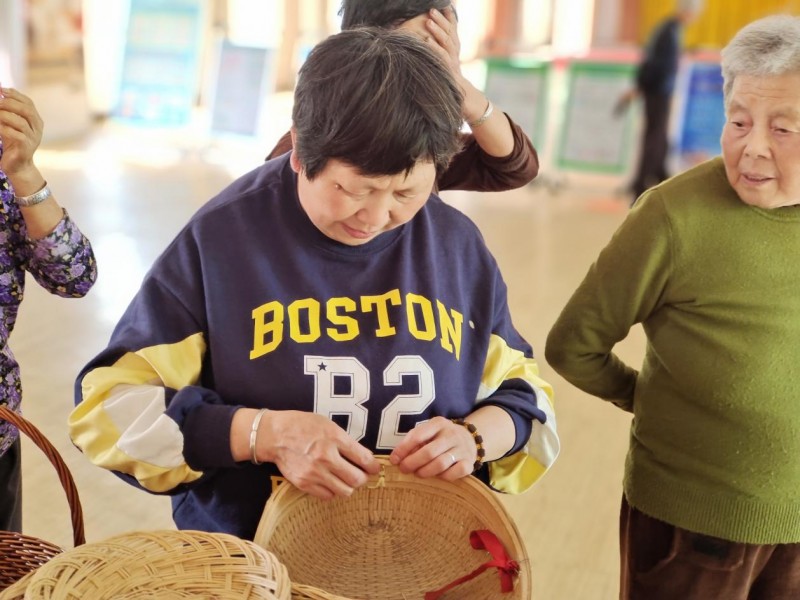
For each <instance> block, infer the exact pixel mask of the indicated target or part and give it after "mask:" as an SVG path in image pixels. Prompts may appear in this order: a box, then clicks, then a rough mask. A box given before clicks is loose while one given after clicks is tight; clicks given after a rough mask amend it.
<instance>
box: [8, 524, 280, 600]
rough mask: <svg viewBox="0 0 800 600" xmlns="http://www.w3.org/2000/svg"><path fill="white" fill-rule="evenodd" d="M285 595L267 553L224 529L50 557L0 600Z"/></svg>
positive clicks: (128, 537)
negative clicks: (219, 531) (226, 532)
mask: <svg viewBox="0 0 800 600" xmlns="http://www.w3.org/2000/svg"><path fill="white" fill-rule="evenodd" d="M87 598H91V599H92V600H139V599H142V598H147V599H150V600H183V599H186V600H188V599H190V598H191V599H198V598H200V599H210V598H213V599H214V600H290V598H291V584H290V582H289V578H288V575H287V573H286V567H284V566H283V565H282V564H281V563H280V562H279V561H278V560H277V559H276V558H275V556H274V555H273V554H271V553H270V552H268V551H266V550H264V549H263V548H261V547H260V546H257V545H256V544H254V543H252V542H249V541H246V540H243V539H240V538H238V537H235V536H232V535H228V534H225V533H208V532H203V531H190V530H182V531H175V530H161V531H140V532H132V533H126V534H122V535H118V536H114V537H111V538H108V539H107V540H105V541H103V542H94V543H88V544H84V545H82V546H80V547H77V548H74V549H72V550H66V551H64V552H62V553H61V554H59V555H57V556H55V557H53V558H52V559H51V560H50V561H48V562H47V563H46V564H44V565H42V566H41V567H39V568H38V569H37V570H36V571H35V572H33V573H30V574H28V575H27V576H26V577H25V578H24V579H22V580H20V581H19V582H17V584H15V585H14V586H12V587H10V588H8V589H7V590H6V591H5V592H3V593H0V600H23V599H24V600H45V599H46V600H83V599H87Z"/></svg>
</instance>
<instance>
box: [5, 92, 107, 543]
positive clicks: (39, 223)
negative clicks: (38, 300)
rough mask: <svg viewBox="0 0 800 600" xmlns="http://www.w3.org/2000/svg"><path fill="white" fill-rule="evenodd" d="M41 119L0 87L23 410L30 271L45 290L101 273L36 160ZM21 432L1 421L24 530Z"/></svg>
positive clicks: (9, 313) (13, 377)
mask: <svg viewBox="0 0 800 600" xmlns="http://www.w3.org/2000/svg"><path fill="white" fill-rule="evenodd" d="M42 130H43V123H42V119H41V117H40V116H39V113H38V112H37V110H36V107H35V106H34V103H33V102H32V101H31V99H30V98H28V97H27V96H25V95H24V94H21V93H20V92H18V91H17V90H14V89H11V88H2V87H0V404H3V405H6V406H8V407H9V408H10V409H11V410H14V411H19V410H20V399H21V392H22V388H21V385H20V373H19V365H18V364H17V361H16V360H15V359H14V355H13V354H12V353H11V350H10V348H9V347H8V338H9V336H10V335H11V331H12V330H13V329H14V323H15V322H16V320H17V311H18V309H19V304H20V302H22V297H23V292H24V288H25V271H27V272H29V273H30V274H31V275H32V276H33V278H34V279H35V280H36V282H37V283H38V284H39V285H41V286H42V287H43V288H45V289H46V290H47V291H49V292H51V293H53V294H57V295H59V296H64V297H73V298H78V297H81V296H84V295H85V294H86V293H87V292H88V291H89V289H90V288H91V287H92V284H94V282H95V279H96V278H97V265H96V263H95V259H94V253H93V252H92V247H91V245H90V243H89V240H88V239H86V237H85V236H84V235H83V234H82V233H81V232H80V230H79V229H78V227H77V226H76V225H75V223H73V222H72V220H71V219H70V218H69V215H68V214H67V211H66V210H64V209H63V208H62V207H61V206H59V204H58V203H57V202H56V199H55V196H54V195H53V194H52V193H51V191H50V188H49V187H48V186H47V182H46V181H45V179H44V177H43V176H42V174H41V172H40V171H39V169H38V168H37V167H36V165H35V164H34V162H33V156H34V153H35V151H36V149H37V148H38V147H39V143H40V142H41V140H42ZM20 471H21V459H20V442H19V433H18V431H17V430H16V428H15V427H13V426H12V425H11V424H10V423H8V422H6V421H2V420H0V530H5V531H17V532H19V531H21V529H22V486H21V475H20Z"/></svg>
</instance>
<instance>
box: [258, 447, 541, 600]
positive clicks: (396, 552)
mask: <svg viewBox="0 0 800 600" xmlns="http://www.w3.org/2000/svg"><path fill="white" fill-rule="evenodd" d="M381 461H382V464H383V474H382V476H381V477H380V478H379V479H377V478H373V479H374V480H373V481H372V482H371V483H370V484H369V485H368V486H366V487H363V488H360V489H359V490H357V491H356V492H354V493H353V495H352V496H350V497H349V498H337V499H334V500H330V501H322V500H319V499H317V498H314V497H312V496H309V495H307V494H305V493H303V492H301V491H300V490H298V489H297V488H295V487H294V486H292V485H289V484H284V485H281V486H280V487H279V488H278V490H277V491H276V492H275V493H274V494H273V495H272V497H271V498H270V500H269V501H268V502H267V506H266V508H265V510H264V514H263V515H262V518H261V522H260V524H259V528H258V531H257V533H256V537H255V542H256V543H257V544H259V545H262V546H264V547H265V548H267V549H268V550H269V551H271V552H273V553H275V555H276V556H277V557H278V558H279V559H280V561H281V562H282V563H283V564H285V565H286V567H287V569H288V571H289V577H290V578H291V580H292V582H293V584H294V589H293V596H292V597H293V598H294V599H295V600H300V599H308V600H348V599H377V598H379V599H381V600H406V599H408V598H422V597H423V595H424V593H425V592H430V591H433V590H437V589H440V588H442V587H443V586H445V585H447V584H448V583H450V582H452V581H454V580H456V579H458V578H460V577H462V576H464V575H466V574H467V573H470V572H471V571H473V570H474V569H476V568H477V567H479V566H481V565H482V564H484V563H485V562H486V561H487V558H488V555H487V553H486V552H483V551H476V550H474V549H473V548H472V547H471V546H470V543H469V536H470V532H471V531H473V530H481V529H488V530H490V531H491V532H493V533H494V534H495V535H496V536H497V537H498V538H499V539H500V541H501V542H502V543H503V545H504V546H505V548H506V550H507V552H508V554H509V555H510V556H512V557H513V558H514V559H515V560H516V561H517V562H518V563H519V564H520V567H521V568H520V572H519V574H518V576H517V578H516V581H515V586H514V590H513V591H512V592H510V593H505V594H504V593H501V592H500V586H499V578H498V575H497V572H496V571H495V570H493V569H489V570H487V571H484V572H483V573H481V574H480V575H478V576H477V577H476V578H475V579H472V580H470V581H467V582H465V583H463V584H462V585H460V586H458V587H457V588H456V589H453V590H451V591H450V592H448V593H447V594H445V595H444V596H442V598H443V599H455V598H460V599H464V598H469V599H470V600H494V599H497V600H504V599H506V600H529V598H530V572H529V562H528V558H527V553H526V551H525V547H524V544H523V542H522V540H521V538H520V536H519V532H518V531H517V529H516V527H515V525H514V523H513V521H512V520H511V519H510V518H509V516H508V515H507V513H506V511H505V509H504V507H503V506H502V505H501V504H500V503H499V501H498V500H497V498H495V497H494V495H493V494H494V493H493V492H491V491H490V490H489V489H488V488H486V486H484V485H483V484H482V483H481V482H479V481H478V480H477V479H475V478H473V477H467V478H464V479H461V480H459V481H457V482H446V481H442V480H440V479H437V478H431V479H421V478H418V477H416V476H413V475H404V474H402V473H401V472H400V471H399V470H398V469H397V468H396V467H393V466H391V465H390V464H389V463H388V461H386V460H385V459H383V458H381Z"/></svg>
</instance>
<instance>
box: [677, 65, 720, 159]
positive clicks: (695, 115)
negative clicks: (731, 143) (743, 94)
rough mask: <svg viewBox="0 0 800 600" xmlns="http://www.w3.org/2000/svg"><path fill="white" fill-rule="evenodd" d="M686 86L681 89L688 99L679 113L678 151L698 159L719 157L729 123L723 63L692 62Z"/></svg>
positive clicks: (685, 98)
mask: <svg viewBox="0 0 800 600" xmlns="http://www.w3.org/2000/svg"><path fill="white" fill-rule="evenodd" d="M684 85H685V86H681V87H679V89H678V92H679V97H680V98H682V99H683V100H684V101H683V104H682V107H681V110H680V112H679V119H680V121H679V123H680V124H679V127H678V140H677V146H678V151H679V153H680V154H681V155H683V156H684V157H695V159H696V160H704V159H706V158H710V157H712V156H717V155H718V154H720V152H721V151H722V149H721V147H720V142H719V138H720V135H721V134H722V126H723V125H724V124H725V105H724V100H723V94H722V69H721V68H720V65H719V62H714V63H711V62H692V63H689V64H688V65H687V68H686V79H685V84H684Z"/></svg>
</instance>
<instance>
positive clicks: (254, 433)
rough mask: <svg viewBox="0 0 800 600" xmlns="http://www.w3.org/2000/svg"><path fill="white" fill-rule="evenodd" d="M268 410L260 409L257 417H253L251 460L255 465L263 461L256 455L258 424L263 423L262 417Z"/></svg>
mask: <svg viewBox="0 0 800 600" xmlns="http://www.w3.org/2000/svg"><path fill="white" fill-rule="evenodd" d="M265 412H267V409H266V408H262V409H261V410H260V411H258V414H257V415H256V418H255V419H253V426H252V427H251V428H250V462H251V463H253V464H254V465H260V464H261V462H260V461H259V460H258V458H257V457H256V441H257V440H258V426H259V424H260V423H261V417H263V416H264V413H265Z"/></svg>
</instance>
